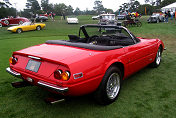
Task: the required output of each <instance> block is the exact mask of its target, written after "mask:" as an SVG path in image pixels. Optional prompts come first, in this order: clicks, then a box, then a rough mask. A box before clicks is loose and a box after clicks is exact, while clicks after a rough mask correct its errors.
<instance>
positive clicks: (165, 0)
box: [160, 0, 176, 7]
mask: <svg viewBox="0 0 176 118" xmlns="http://www.w3.org/2000/svg"><path fill="white" fill-rule="evenodd" d="M174 2H176V0H163V1H162V2H161V5H160V7H164V6H167V5H169V4H172V3H174Z"/></svg>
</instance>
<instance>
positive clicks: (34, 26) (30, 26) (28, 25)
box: [7, 22, 46, 33]
mask: <svg viewBox="0 0 176 118" xmlns="http://www.w3.org/2000/svg"><path fill="white" fill-rule="evenodd" d="M45 26H46V25H45V24H43V23H33V22H25V23H23V24H22V25H18V26H12V27H9V28H8V29H7V30H8V31H10V32H16V33H22V32H24V31H31V30H38V31H39V30H41V29H43V28H44V27H45Z"/></svg>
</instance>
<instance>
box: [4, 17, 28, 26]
mask: <svg viewBox="0 0 176 118" xmlns="http://www.w3.org/2000/svg"><path fill="white" fill-rule="evenodd" d="M1 22H4V23H5V24H7V25H21V24H23V23H24V22H29V19H27V18H24V17H17V18H5V19H1Z"/></svg>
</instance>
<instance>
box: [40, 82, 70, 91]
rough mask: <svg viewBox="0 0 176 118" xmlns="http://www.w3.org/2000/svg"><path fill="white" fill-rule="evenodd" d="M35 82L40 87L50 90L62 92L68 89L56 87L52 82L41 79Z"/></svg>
mask: <svg viewBox="0 0 176 118" xmlns="http://www.w3.org/2000/svg"><path fill="white" fill-rule="evenodd" d="M37 84H38V85H39V86H41V87H44V88H47V89H51V90H53V91H56V92H58V93H64V92H67V91H68V87H58V86H56V85H54V84H50V83H47V82H43V81H38V82H37Z"/></svg>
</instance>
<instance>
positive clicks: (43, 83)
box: [6, 67, 68, 93]
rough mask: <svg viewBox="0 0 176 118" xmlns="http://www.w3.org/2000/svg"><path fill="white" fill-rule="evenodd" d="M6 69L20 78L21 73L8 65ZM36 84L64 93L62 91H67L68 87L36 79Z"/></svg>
mask: <svg viewBox="0 0 176 118" xmlns="http://www.w3.org/2000/svg"><path fill="white" fill-rule="evenodd" d="M6 71H7V72H8V73H9V74H11V75H13V76H15V77H17V78H22V75H21V74H20V73H18V72H16V71H14V70H12V69H11V68H10V67H8V68H6ZM37 85H38V86H40V87H42V88H46V89H49V90H52V91H55V92H57V93H64V92H67V91H68V87H58V86H57V85H55V84H51V83H48V82H44V81H40V80H39V81H38V82H37Z"/></svg>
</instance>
